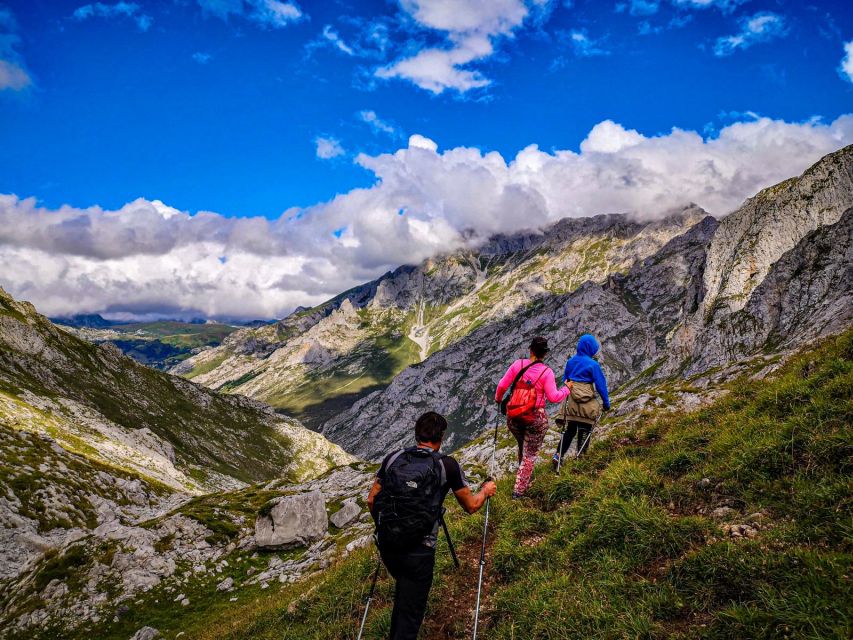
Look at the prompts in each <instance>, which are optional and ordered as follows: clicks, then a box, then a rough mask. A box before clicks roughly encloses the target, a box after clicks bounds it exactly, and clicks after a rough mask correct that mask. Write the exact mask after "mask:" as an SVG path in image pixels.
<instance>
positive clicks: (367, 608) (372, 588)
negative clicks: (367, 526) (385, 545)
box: [356, 552, 382, 640]
mask: <svg viewBox="0 0 853 640" xmlns="http://www.w3.org/2000/svg"><path fill="white" fill-rule="evenodd" d="M377 554H378V552H377ZM381 568H382V556H379V557H378V558H377V559H376V571H374V572H373V582H372V583H371V585H370V593H369V594H368V596H367V604H365V605H364V615H363V616H362V617H361V626H360V627H359V628H358V638H356V640H361V634H363V633H364V623H365V622H367V612H368V611H370V601H371V600H373V592H374V591H376V579H377V578H378V577H379V570H380V569H381Z"/></svg>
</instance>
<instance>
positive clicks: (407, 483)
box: [406, 480, 418, 489]
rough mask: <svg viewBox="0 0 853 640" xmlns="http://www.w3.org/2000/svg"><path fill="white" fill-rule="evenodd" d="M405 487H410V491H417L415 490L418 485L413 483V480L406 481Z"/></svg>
mask: <svg viewBox="0 0 853 640" xmlns="http://www.w3.org/2000/svg"><path fill="white" fill-rule="evenodd" d="M406 486H407V487H411V488H412V489H417V488H418V483H417V482H415V481H414V480H408V481H407V482H406Z"/></svg>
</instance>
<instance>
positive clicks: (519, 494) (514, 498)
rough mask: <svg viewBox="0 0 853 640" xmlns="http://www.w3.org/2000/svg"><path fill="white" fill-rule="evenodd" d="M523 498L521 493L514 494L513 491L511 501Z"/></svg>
mask: <svg viewBox="0 0 853 640" xmlns="http://www.w3.org/2000/svg"><path fill="white" fill-rule="evenodd" d="M523 497H524V494H523V493H516V492H515V491H513V492H512V499H513V500H521V499H522V498H523Z"/></svg>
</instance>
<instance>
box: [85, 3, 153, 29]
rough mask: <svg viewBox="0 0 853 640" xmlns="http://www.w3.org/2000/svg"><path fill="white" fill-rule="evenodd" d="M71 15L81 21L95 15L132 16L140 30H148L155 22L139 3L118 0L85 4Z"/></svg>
mask: <svg viewBox="0 0 853 640" xmlns="http://www.w3.org/2000/svg"><path fill="white" fill-rule="evenodd" d="M71 17H72V18H74V19H75V20H79V21H81V22H82V21H83V20H89V19H90V18H95V17H97V18H119V17H124V18H130V19H132V20H133V21H134V22H135V23H136V26H137V27H138V28H139V30H140V31H148V29H149V28H150V27H151V24H152V22H153V20H152V18H151V16H149V15H146V14H145V13H142V11H141V9H140V7H139V5H138V4H136V3H135V2H116V3H115V4H106V3H103V2H93V3H92V4H84V5H83V6H81V7H78V8H77V9H75V11H74V13H72V14H71Z"/></svg>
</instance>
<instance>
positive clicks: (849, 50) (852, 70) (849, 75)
mask: <svg viewBox="0 0 853 640" xmlns="http://www.w3.org/2000/svg"><path fill="white" fill-rule="evenodd" d="M838 70H839V72H840V73H841V77H842V78H845V79H847V80H849V81H850V82H853V40H851V41H850V42H846V43H845V44H844V57H843V58H842V59H841V66H840V67H839V68H838Z"/></svg>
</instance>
